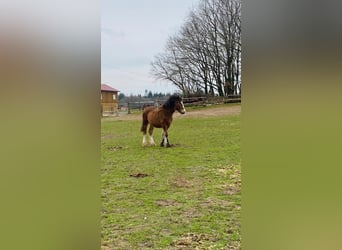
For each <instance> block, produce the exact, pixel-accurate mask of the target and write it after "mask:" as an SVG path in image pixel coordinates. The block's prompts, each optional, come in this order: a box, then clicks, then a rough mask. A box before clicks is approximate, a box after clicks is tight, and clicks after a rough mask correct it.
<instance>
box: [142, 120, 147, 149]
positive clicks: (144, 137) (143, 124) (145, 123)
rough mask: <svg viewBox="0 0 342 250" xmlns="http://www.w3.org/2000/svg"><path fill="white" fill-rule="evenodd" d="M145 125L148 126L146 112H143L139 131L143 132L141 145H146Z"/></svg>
mask: <svg viewBox="0 0 342 250" xmlns="http://www.w3.org/2000/svg"><path fill="white" fill-rule="evenodd" d="M147 126H148V121H147V117H146V114H143V121H142V125H141V132H143V141H142V145H143V146H146V144H147V143H146V131H147Z"/></svg>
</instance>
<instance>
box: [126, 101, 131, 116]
mask: <svg viewBox="0 0 342 250" xmlns="http://www.w3.org/2000/svg"><path fill="white" fill-rule="evenodd" d="M127 113H128V114H130V113H131V103H130V102H128V103H127Z"/></svg>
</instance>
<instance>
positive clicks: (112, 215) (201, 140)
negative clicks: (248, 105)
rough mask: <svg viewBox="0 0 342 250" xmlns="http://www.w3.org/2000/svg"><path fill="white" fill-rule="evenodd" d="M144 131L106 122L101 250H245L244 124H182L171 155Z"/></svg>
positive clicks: (174, 129)
mask: <svg viewBox="0 0 342 250" xmlns="http://www.w3.org/2000/svg"><path fill="white" fill-rule="evenodd" d="M140 125H141V121H140V120H133V121H119V120H106V119H103V120H102V131H101V138H102V141H101V143H102V149H101V150H102V166H101V190H102V194H101V200H102V215H101V223H102V232H101V235H102V248H103V249H177V247H181V246H182V247H187V248H188V249H193V248H196V247H197V248H199V249H208V248H211V249H221V248H224V249H226V248H227V247H228V246H230V247H231V248H230V249H240V240H241V237H240V206H241V191H240V183H241V182H240V181H241V177H240V176H241V175H240V170H241V166H240V163H241V154H240V116H239V115H235V116H217V117H212V118H182V119H175V120H174V121H173V123H172V125H171V128H170V130H169V139H170V143H171V144H174V147H171V148H161V147H159V146H155V147H151V146H149V147H142V146H141V142H142V134H141V132H140ZM160 137H161V130H160V129H155V132H154V139H155V141H156V143H158V144H159V142H160V139H161V138H160ZM138 173H140V174H147V175H148V176H146V177H144V178H136V177H132V176H130V175H136V174H138Z"/></svg>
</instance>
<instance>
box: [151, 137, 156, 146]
mask: <svg viewBox="0 0 342 250" xmlns="http://www.w3.org/2000/svg"><path fill="white" fill-rule="evenodd" d="M150 144H151V145H153V146H154V145H156V144H155V142H154V140H153V137H152V135H151V136H150Z"/></svg>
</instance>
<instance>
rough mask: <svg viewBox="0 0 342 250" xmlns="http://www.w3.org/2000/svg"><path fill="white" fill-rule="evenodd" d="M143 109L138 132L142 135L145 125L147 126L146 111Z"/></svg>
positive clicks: (145, 128)
mask: <svg viewBox="0 0 342 250" xmlns="http://www.w3.org/2000/svg"><path fill="white" fill-rule="evenodd" d="M145 109H146V107H144V111H143V113H142V124H141V129H140V131H141V132H143V133H144V134H146V130H147V125H148V120H147V114H148V111H146V110H145Z"/></svg>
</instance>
